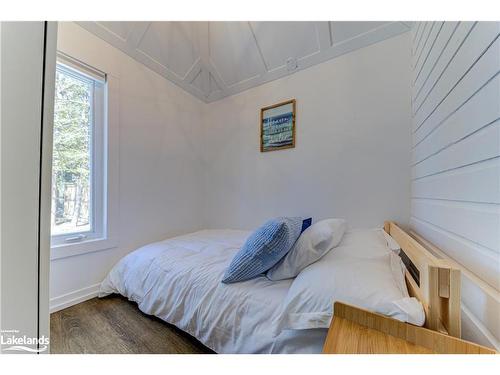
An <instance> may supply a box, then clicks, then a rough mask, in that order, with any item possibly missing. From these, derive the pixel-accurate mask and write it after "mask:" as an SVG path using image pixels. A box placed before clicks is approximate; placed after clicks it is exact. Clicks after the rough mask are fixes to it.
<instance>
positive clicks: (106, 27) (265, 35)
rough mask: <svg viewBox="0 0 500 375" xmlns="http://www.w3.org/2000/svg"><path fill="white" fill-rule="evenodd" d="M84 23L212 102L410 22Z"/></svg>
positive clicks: (403, 27) (401, 30) (401, 29)
mask: <svg viewBox="0 0 500 375" xmlns="http://www.w3.org/2000/svg"><path fill="white" fill-rule="evenodd" d="M79 25H80V26H82V27H84V28H85V29H86V30H88V31H90V32H91V33H93V34H95V35H97V36H98V37H100V38H101V39H103V40H105V41H107V42H108V43H110V44H111V45H113V46H115V47H117V48H119V49H120V50H122V51H123V52H125V53H126V54H128V55H130V56H131V57H133V58H134V59H136V60H137V61H139V62H141V63H143V64H144V65H146V66H147V67H149V68H150V69H152V70H154V71H155V72H157V73H158V74H160V75H162V76H163V77H165V78H167V79H169V80H170V81H172V82H174V83H176V84H177V85H179V86H180V87H182V88H183V89H185V90H186V91H188V92H190V93H191V94H193V95H194V96H196V97H198V98H199V99H201V100H203V101H205V102H207V103H208V102H212V101H214V100H218V99H221V98H223V97H226V96H229V95H233V94H236V93H238V92H241V91H244V90H247V89H249V88H251V87H255V86H258V85H260V84H262V83H265V82H269V81H272V80H274V79H277V78H281V77H283V76H286V75H288V74H292V73H294V72H297V71H299V70H301V69H304V68H307V67H310V66H312V65H316V64H319V63H321V62H323V61H326V60H329V59H332V58H334V57H336V56H339V55H342V54H344V53H347V52H350V51H353V50H356V49H358V48H362V47H365V46H367V45H369V44H373V43H376V42H379V41H381V40H384V39H387V38H390V37H393V36H395V35H398V34H401V33H404V32H406V31H408V30H409V24H408V23H404V22H79ZM287 62H288V64H287Z"/></svg>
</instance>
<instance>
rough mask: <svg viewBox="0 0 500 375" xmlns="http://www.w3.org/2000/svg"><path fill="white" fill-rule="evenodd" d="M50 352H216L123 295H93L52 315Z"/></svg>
mask: <svg viewBox="0 0 500 375" xmlns="http://www.w3.org/2000/svg"><path fill="white" fill-rule="evenodd" d="M50 324H51V327H50V333H51V342H50V344H51V346H50V349H51V353H58V354H69V353H72V354H86V353H92V354H184V353H186V354H201V353H213V352H212V351H211V350H210V349H208V348H206V347H205V346H203V345H202V344H201V343H199V342H198V341H197V340H196V339H194V338H193V337H191V336H189V335H188V334H186V333H184V332H182V331H181V330H179V329H177V328H175V327H174V326H172V325H169V324H167V323H165V322H163V321H161V320H160V319H157V318H155V317H152V316H149V315H146V314H144V313H142V312H141V311H140V310H139V309H138V308H137V305H136V304H135V303H133V302H130V301H127V300H126V299H125V298H123V297H121V296H115V295H113V296H110V297H107V298H101V299H98V298H94V299H91V300H89V301H86V302H83V303H80V304H78V305H75V306H72V307H69V308H67V309H64V310H61V311H58V312H56V313H53V314H51V317H50Z"/></svg>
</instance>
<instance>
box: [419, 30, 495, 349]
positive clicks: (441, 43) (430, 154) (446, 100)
mask: <svg viewBox="0 0 500 375" xmlns="http://www.w3.org/2000/svg"><path fill="white" fill-rule="evenodd" d="M499 34H500V23H498V22H416V23H414V24H413V27H412V54H413V58H412V61H413V67H412V69H413V90H412V108H413V128H412V133H413V136H412V138H413V139H412V166H411V169H412V195H411V196H412V199H411V219H410V225H411V228H412V229H413V230H414V231H415V232H416V233H418V234H420V235H422V236H423V237H424V238H427V239H428V240H429V241H431V242H433V243H434V244H435V245H436V246H438V247H440V248H441V249H443V251H444V252H445V253H446V254H447V255H448V256H450V257H451V258H453V259H454V260H455V261H457V262H458V263H460V264H461V265H463V266H464V267H466V268H467V269H469V270H470V271H471V272H472V273H473V274H474V275H475V276H477V277H479V278H480V279H482V280H483V281H484V282H485V284H487V285H488V288H480V287H478V286H477V285H476V284H475V283H474V282H473V281H472V279H471V278H468V277H467V276H463V278H462V315H463V318H462V319H463V321H462V325H463V337H464V338H466V339H469V340H472V341H476V342H478V343H481V344H484V345H487V346H490V347H496V349H497V350H498V349H499V340H500V318H499V317H500V297H499V295H500V294H499V291H500V76H499V74H498V73H499V71H500V39H499Z"/></svg>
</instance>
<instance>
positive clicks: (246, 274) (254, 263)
mask: <svg viewBox="0 0 500 375" xmlns="http://www.w3.org/2000/svg"><path fill="white" fill-rule="evenodd" d="M302 225H303V224H302V218H300V217H278V218H275V219H271V220H269V221H267V222H266V223H265V224H264V225H262V226H261V227H259V228H257V230H255V232H253V233H252V234H251V235H250V237H248V238H247V240H246V242H245V244H244V245H243V247H242V248H241V250H240V251H238V253H237V254H236V255H235V256H234V258H233V260H232V261H231V264H230V265H229V267H228V269H227V270H226V273H225V274H224V278H223V279H222V282H223V283H226V284H229V283H235V282H238V281H244V280H250V279H253V278H255V277H257V276H259V275H260V274H262V273H263V272H266V271H267V270H269V269H270V268H271V267H272V266H274V265H275V264H276V263H278V261H279V260H280V259H281V258H283V257H284V256H285V255H286V253H288V251H290V249H291V248H292V246H293V244H294V243H295V241H297V238H299V236H300V233H301V231H302Z"/></svg>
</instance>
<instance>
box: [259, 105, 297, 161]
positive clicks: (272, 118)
mask: <svg viewBox="0 0 500 375" xmlns="http://www.w3.org/2000/svg"><path fill="white" fill-rule="evenodd" d="M293 147H295V99H292V100H288V101H286V102H282V103H278V104H274V105H271V106H269V107H265V108H262V109H261V110H260V151H261V152H267V151H275V150H283V149H286V148H293Z"/></svg>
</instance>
